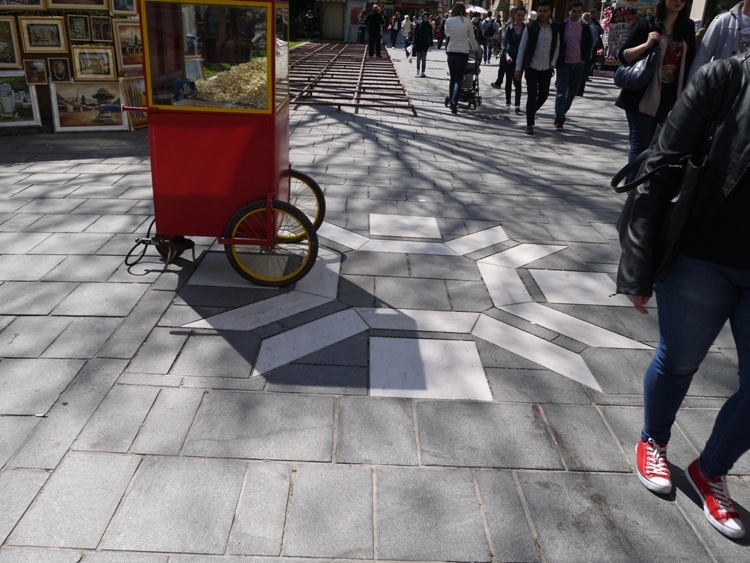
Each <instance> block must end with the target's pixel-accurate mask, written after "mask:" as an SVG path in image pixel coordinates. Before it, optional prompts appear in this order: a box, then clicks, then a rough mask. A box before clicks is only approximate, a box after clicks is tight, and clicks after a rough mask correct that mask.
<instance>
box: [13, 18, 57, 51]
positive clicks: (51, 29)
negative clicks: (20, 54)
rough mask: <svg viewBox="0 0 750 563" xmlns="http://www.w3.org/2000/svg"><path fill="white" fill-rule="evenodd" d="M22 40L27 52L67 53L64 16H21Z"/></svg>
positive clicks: (19, 20) (19, 19) (19, 21)
mask: <svg viewBox="0 0 750 563" xmlns="http://www.w3.org/2000/svg"><path fill="white" fill-rule="evenodd" d="M18 23H19V24H20V26H21V40H22V41H23V50H24V51H25V52H26V53H67V52H68V46H67V45H66V43H65V32H64V29H65V24H64V23H63V19H62V17H58V16H55V17H46V18H30V17H19V18H18Z"/></svg>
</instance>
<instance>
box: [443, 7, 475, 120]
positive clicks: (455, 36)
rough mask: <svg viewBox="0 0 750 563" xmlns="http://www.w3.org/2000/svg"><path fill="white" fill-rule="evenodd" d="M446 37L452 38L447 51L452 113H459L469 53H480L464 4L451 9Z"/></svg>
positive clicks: (446, 25) (446, 23)
mask: <svg viewBox="0 0 750 563" xmlns="http://www.w3.org/2000/svg"><path fill="white" fill-rule="evenodd" d="M445 36H446V37H448V38H450V41H449V42H448V46H447V47H446V51H447V52H448V70H449V71H450V85H449V87H448V96H449V97H450V107H451V113H457V112H458V97H459V95H460V94H461V83H462V82H463V79H464V73H465V72H466V65H467V64H468V63H469V52H470V51H474V52H476V51H478V50H479V46H478V45H477V42H476V40H475V38H474V25H473V24H472V23H471V20H470V19H469V18H467V17H466V7H465V6H464V3H463V2H456V3H455V4H453V8H451V17H449V18H448V19H447V20H446V21H445Z"/></svg>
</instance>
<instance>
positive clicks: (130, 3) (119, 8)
mask: <svg viewBox="0 0 750 563" xmlns="http://www.w3.org/2000/svg"><path fill="white" fill-rule="evenodd" d="M110 12H111V13H112V15H113V16H136V15H138V2H137V0H112V9H111V10H110Z"/></svg>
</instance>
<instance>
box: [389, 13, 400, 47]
mask: <svg viewBox="0 0 750 563" xmlns="http://www.w3.org/2000/svg"><path fill="white" fill-rule="evenodd" d="M388 31H389V32H390V35H391V48H395V47H396V42H397V41H398V36H399V34H400V33H401V12H396V13H395V14H393V16H392V17H391V23H390V25H388Z"/></svg>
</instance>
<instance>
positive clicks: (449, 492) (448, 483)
mask: <svg viewBox="0 0 750 563" xmlns="http://www.w3.org/2000/svg"><path fill="white" fill-rule="evenodd" d="M376 479H377V496H376V503H377V526H378V536H377V538H376V542H377V550H378V557H379V558H380V559H397V560H399V559H400V560H422V561H424V560H438V561H490V560H491V557H490V552H489V546H488V544H487V538H486V536H485V532H484V528H483V526H482V519H481V514H480V511H479V503H478V501H477V498H476V494H475V491H474V484H473V482H472V477H471V472H470V471H469V470H467V469H453V468H451V469H418V468H409V469H406V468H395V467H378V468H377V469H376Z"/></svg>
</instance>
